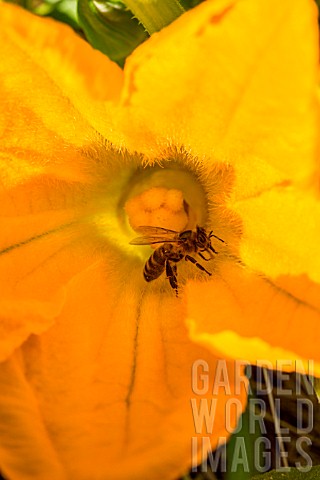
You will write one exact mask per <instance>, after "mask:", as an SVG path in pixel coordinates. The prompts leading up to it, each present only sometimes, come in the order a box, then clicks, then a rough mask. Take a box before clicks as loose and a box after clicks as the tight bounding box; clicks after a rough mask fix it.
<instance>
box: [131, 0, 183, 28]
mask: <svg viewBox="0 0 320 480" xmlns="http://www.w3.org/2000/svg"><path fill="white" fill-rule="evenodd" d="M123 3H124V4H125V5H126V6H127V7H128V8H129V9H130V10H131V12H132V13H133V14H134V16H135V17H136V18H137V19H138V20H139V21H140V22H141V23H142V25H143V26H144V28H145V29H146V30H147V32H148V33H149V34H150V35H152V34H153V33H155V32H158V31H159V30H161V29H162V28H163V27H165V26H166V25H169V23H171V22H173V21H174V20H175V19H176V18H178V17H179V16H180V15H181V14H182V13H183V12H184V11H185V10H184V8H183V7H182V6H181V5H180V3H179V1H178V0H123Z"/></svg>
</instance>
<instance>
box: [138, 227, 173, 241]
mask: <svg viewBox="0 0 320 480" xmlns="http://www.w3.org/2000/svg"><path fill="white" fill-rule="evenodd" d="M135 230H136V231H137V232H139V233H141V234H142V235H143V236H142V237H137V238H134V239H133V240H131V242H130V244H131V245H152V244H154V243H172V242H178V241H179V232H176V231H175V230H168V229H167V228H161V227H151V226H150V225H143V226H141V227H137V228H136V229H135Z"/></svg>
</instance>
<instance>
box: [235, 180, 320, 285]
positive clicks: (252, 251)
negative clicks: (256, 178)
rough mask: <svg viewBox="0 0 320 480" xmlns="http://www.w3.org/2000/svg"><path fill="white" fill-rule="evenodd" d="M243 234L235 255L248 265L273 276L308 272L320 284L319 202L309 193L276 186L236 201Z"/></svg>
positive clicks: (236, 210)
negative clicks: (237, 252)
mask: <svg viewBox="0 0 320 480" xmlns="http://www.w3.org/2000/svg"><path fill="white" fill-rule="evenodd" d="M230 208H232V210H233V211H235V212H236V213H237V214H239V217H240V219H241V221H242V230H243V235H242V237H241V242H240V252H239V255H240V257H241V260H243V262H244V263H245V264H246V265H247V266H248V267H250V268H252V269H254V270H256V271H260V272H262V273H264V274H265V275H266V276H268V277H271V278H276V277H278V276H279V275H284V274H289V275H294V276H297V275H300V274H308V275H309V276H310V278H311V279H312V280H314V281H315V282H318V283H320V257H319V239H320V202H319V199H318V198H317V197H315V196H313V194H312V192H309V191H306V190H303V189H300V190H299V191H298V190H297V189H294V188H292V187H279V188H277V189H271V190H269V191H265V192H263V193H261V194H260V195H258V196H256V197H252V198H248V199H244V200H242V201H238V202H234V203H233V202H232V201H230Z"/></svg>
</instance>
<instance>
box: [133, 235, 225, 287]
mask: <svg viewBox="0 0 320 480" xmlns="http://www.w3.org/2000/svg"><path fill="white" fill-rule="evenodd" d="M136 230H137V231H138V232H139V233H141V234H142V236H141V237H137V238H134V239H133V240H131V242H130V244H131V245H154V244H157V243H161V244H162V245H161V246H159V247H158V248H157V249H156V250H155V251H154V252H153V253H152V255H151V256H150V257H149V259H148V260H147V262H146V264H145V266H144V270H143V276H144V278H145V280H146V281H147V282H151V281H152V280H155V279H156V278H158V277H160V275H161V274H162V273H163V272H164V271H165V272H166V275H167V279H168V280H169V283H170V286H171V288H172V289H173V290H175V292H176V295H177V296H178V279H177V263H178V262H180V261H181V260H182V259H183V258H184V259H185V260H186V261H189V262H191V263H193V264H194V265H195V266H196V267H198V268H199V269H200V270H202V271H203V272H206V273H207V275H211V273H210V272H208V270H206V269H205V268H204V266H203V265H201V264H200V263H198V262H197V260H196V259H195V258H194V257H193V256H192V255H191V254H196V255H199V256H200V257H201V258H202V259H203V260H205V261H206V262H207V261H209V260H211V259H212V256H213V254H217V253H218V252H217V251H216V250H215V249H214V248H213V246H212V245H211V238H212V237H214V238H216V239H217V240H219V241H220V242H223V243H225V242H224V240H222V239H221V238H219V237H217V236H216V235H214V234H213V232H212V231H211V232H209V233H207V232H206V230H205V229H204V228H203V227H199V226H197V227H196V229H195V230H184V231H182V232H176V231H175V230H168V229H166V228H161V227H151V226H142V227H138V228H137V229H136ZM204 253H207V254H209V258H206V257H205V256H204Z"/></svg>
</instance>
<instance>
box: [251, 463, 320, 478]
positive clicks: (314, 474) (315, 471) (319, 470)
mask: <svg viewBox="0 0 320 480" xmlns="http://www.w3.org/2000/svg"><path fill="white" fill-rule="evenodd" d="M319 478H320V466H318V467H312V468H311V470H310V471H309V472H303V471H300V470H298V469H297V468H290V469H289V471H288V472H286V471H276V470H272V472H268V473H265V474H264V475H256V476H254V477H252V478H251V480H319Z"/></svg>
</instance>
